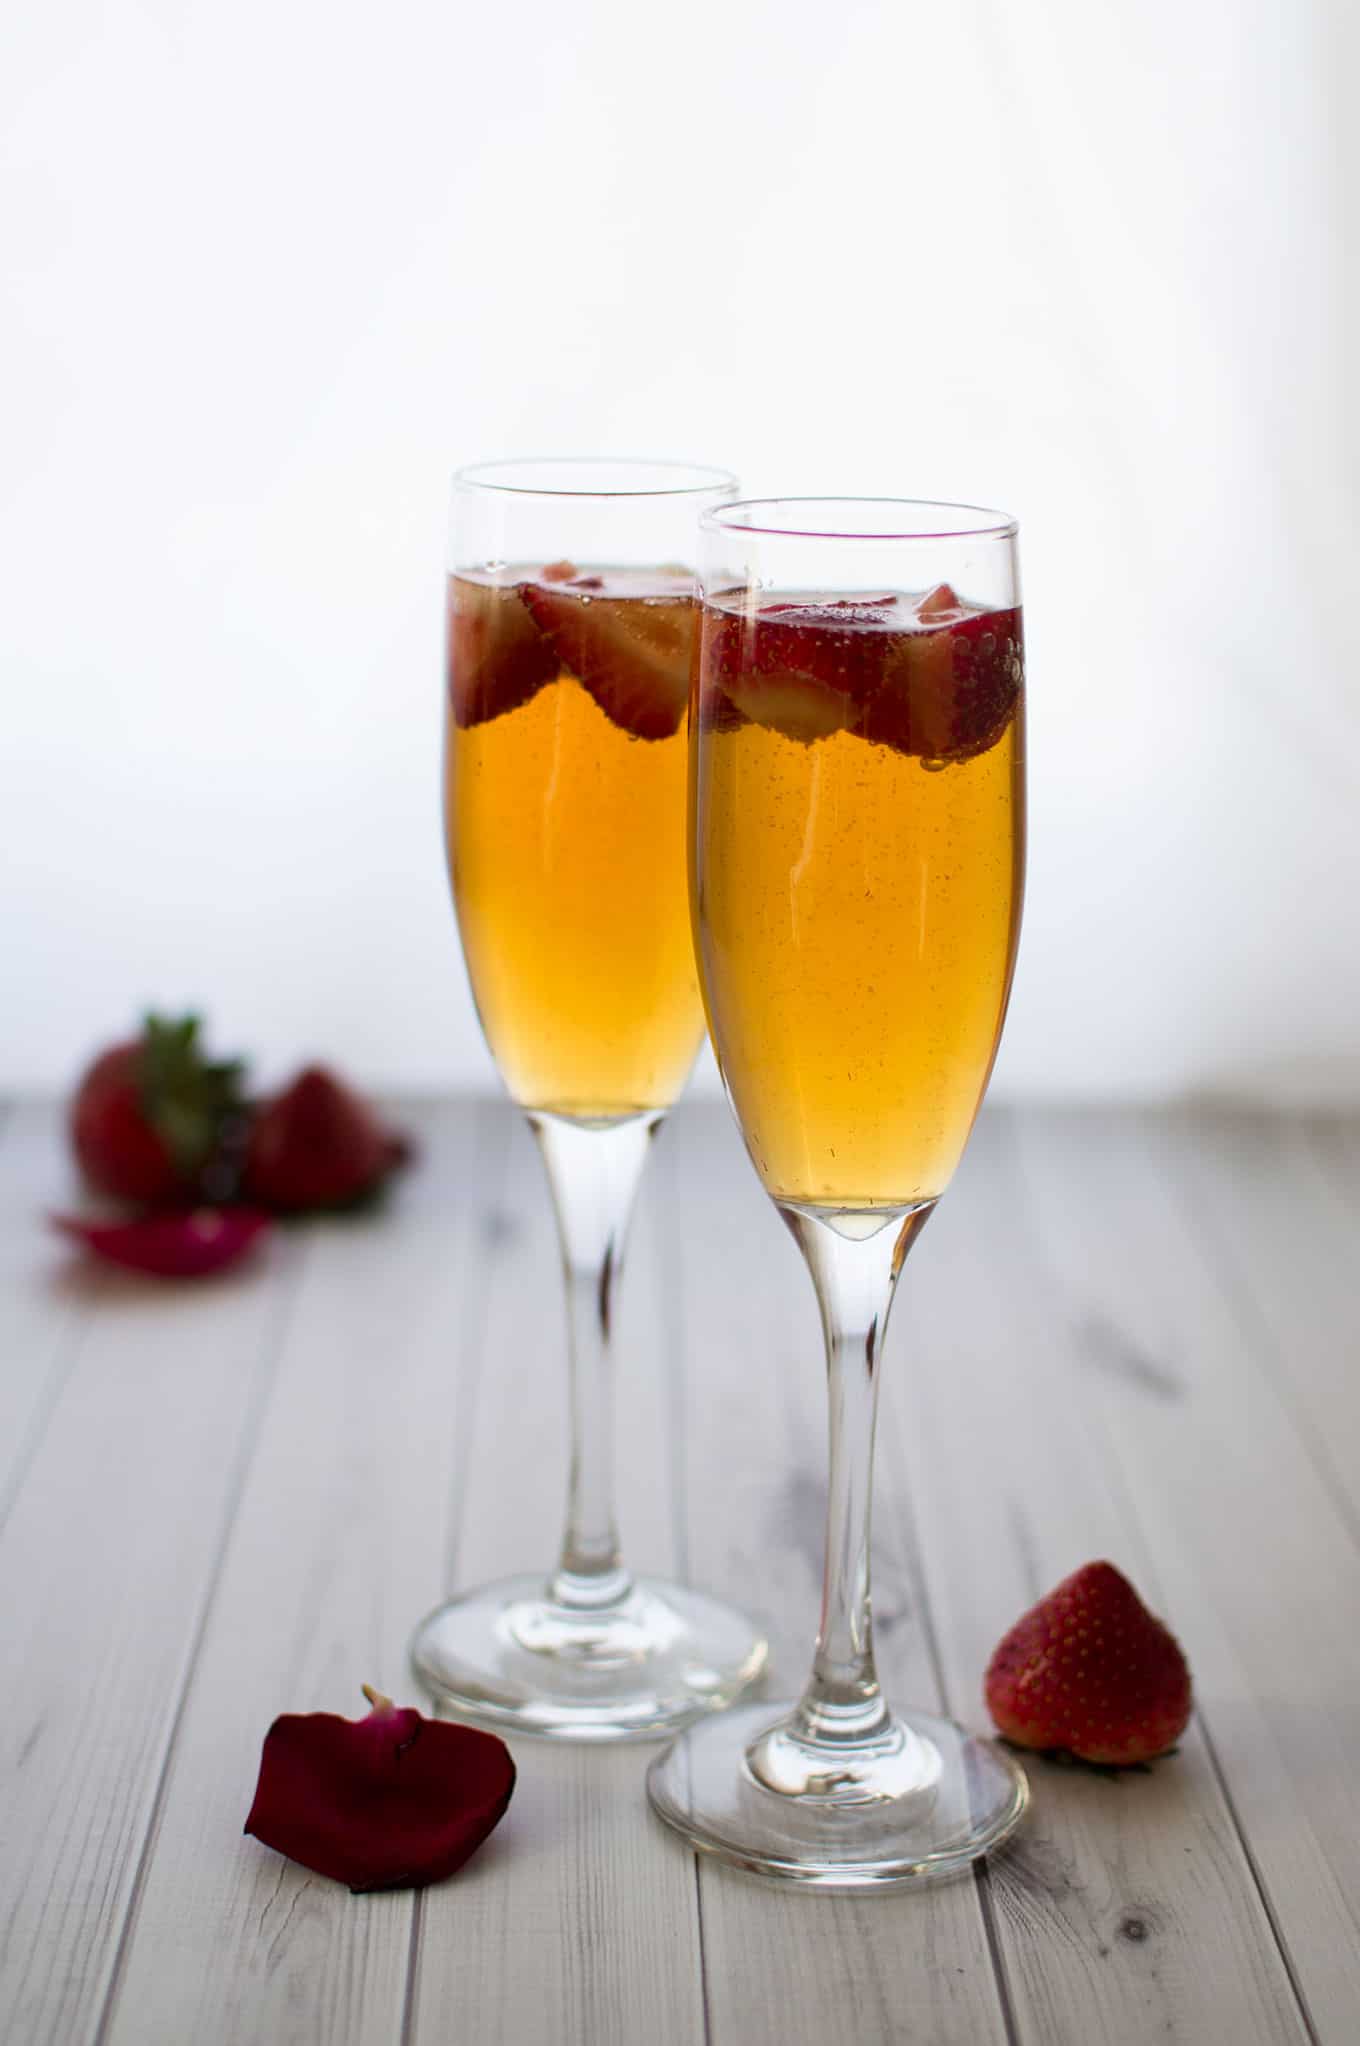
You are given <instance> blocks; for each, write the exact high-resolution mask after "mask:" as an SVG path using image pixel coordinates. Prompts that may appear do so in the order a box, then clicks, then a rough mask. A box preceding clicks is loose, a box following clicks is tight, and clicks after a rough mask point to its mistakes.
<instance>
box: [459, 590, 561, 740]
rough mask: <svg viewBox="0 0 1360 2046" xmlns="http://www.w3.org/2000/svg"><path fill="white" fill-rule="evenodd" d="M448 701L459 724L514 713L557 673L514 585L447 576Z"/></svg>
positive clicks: (473, 723)
mask: <svg viewBox="0 0 1360 2046" xmlns="http://www.w3.org/2000/svg"><path fill="white" fill-rule="evenodd" d="M448 656H449V698H450V701H451V702H452V704H453V714H454V717H455V718H456V719H457V721H458V723H459V724H460V725H479V724H482V723H484V722H485V721H486V720H487V719H488V718H498V717H500V716H502V715H503V714H504V712H506V711H508V710H518V708H519V706H520V705H521V704H522V703H528V701H529V700H530V698H531V697H533V696H536V695H537V694H538V692H539V690H540V689H541V688H542V687H543V685H544V683H545V682H551V681H552V679H553V677H554V675H555V674H556V673H557V661H556V659H555V657H554V655H553V651H552V648H551V647H550V646H548V645H547V643H546V642H545V640H544V639H543V637H542V635H541V634H540V633H539V632H538V631H537V630H536V629H535V626H534V622H533V619H532V618H531V617H530V616H529V614H528V612H527V611H526V610H525V608H524V604H523V602H522V601H521V593H520V587H519V585H518V584H516V583H493V582H483V581H480V580H478V579H476V578H474V577H472V576H466V575H455V576H450V578H449V633H448Z"/></svg>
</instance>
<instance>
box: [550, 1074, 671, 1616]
mask: <svg viewBox="0 0 1360 2046" xmlns="http://www.w3.org/2000/svg"><path fill="white" fill-rule="evenodd" d="M661 1121H662V1117H661V1116H660V1115H658V1114H646V1115H638V1116H630V1117H628V1118H627V1119H625V1120H623V1121H620V1122H611V1123H604V1124H595V1125H592V1124H589V1123H583V1122H573V1121H571V1120H569V1119H568V1118H566V1117H563V1116H556V1115H544V1114H531V1115H530V1116H529V1126H530V1128H531V1129H532V1130H533V1133H534V1135H535V1137H536V1138H537V1140H538V1147H539V1150H540V1151H541V1153H542V1155H543V1162H544V1166H545V1167H546V1170H547V1174H548V1184H549V1186H550V1187H551V1189H552V1197H553V1206H554V1208H555V1210H556V1213H557V1232H558V1238H559V1241H560V1243H561V1248H562V1270H563V1275H564V1278H565V1281H566V1295H567V1347H568V1364H569V1370H570V1399H571V1465H570V1474H569V1478H568V1484H567V1523H566V1530H565V1532H564V1534H563V1537H562V1552H561V1556H560V1558H559V1560H558V1565H557V1569H556V1571H555V1572H554V1574H553V1576H552V1578H551V1579H550V1581H549V1586H548V1592H549V1596H550V1597H551V1598H552V1599H553V1600H554V1601H555V1602H556V1603H557V1604H558V1605H561V1606H566V1607H570V1608H571V1609H573V1610H574V1611H579V1612H598V1611H600V1610H601V1609H602V1608H604V1607H608V1606H616V1605H618V1604H620V1603H621V1602H622V1601H623V1600H624V1599H626V1598H627V1596H628V1594H629V1592H630V1591H631V1590H632V1588H633V1580H632V1577H631V1576H630V1574H629V1572H628V1570H627V1569H626V1568H625V1567H624V1564H623V1559H622V1557H621V1555H620V1553H619V1537H618V1530H617V1527H616V1525H615V1520H614V1411H613V1399H614V1388H613V1321H614V1300H615V1289H616V1287H617V1285H618V1282H619V1276H620V1273H621V1270H622V1266H623V1251H624V1241H625V1237H626V1235H627V1230H628V1223H629V1220H630V1217H631V1215H632V1209H633V1199H634V1195H635V1193H636V1191H637V1185H638V1181H639V1179H640V1177H641V1175H642V1167H643V1164H644V1162H645V1160H646V1157H647V1152H648V1149H649V1147H650V1145H651V1141H652V1138H653V1137H654V1136H655V1134H656V1132H657V1130H658V1129H659V1128H660V1126H661Z"/></svg>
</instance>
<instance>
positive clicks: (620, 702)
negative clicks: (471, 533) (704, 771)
mask: <svg viewBox="0 0 1360 2046" xmlns="http://www.w3.org/2000/svg"><path fill="white" fill-rule="evenodd" d="M545 574H546V572H545ZM520 594H521V596H522V597H523V600H524V606H525V609H526V611H527V612H528V614H529V616H530V617H531V618H532V619H533V622H534V624H535V625H536V626H537V627H538V630H539V632H540V634H541V635H542V638H543V642H544V644H545V645H547V646H548V647H550V648H551V650H552V654H553V657H554V666H559V665H560V666H561V667H563V668H566V669H568V670H569V671H570V673H571V674H573V675H574V676H575V677H576V679H577V681H578V682H579V683H580V684H581V685H582V687H583V688H585V689H587V690H589V692H590V694H591V695H592V696H593V697H594V699H595V701H596V703H597V704H598V705H599V706H600V709H601V710H602V711H603V712H604V713H605V716H606V717H608V718H610V719H612V721H613V722H614V723H615V724H616V725H618V726H620V727H621V728H622V729H623V730H624V731H625V732H629V733H631V734H632V736H633V737H634V738H635V739H667V738H669V737H670V735H671V734H672V733H673V732H675V731H678V730H679V727H680V721H681V719H682V718H683V717H684V715H685V706H686V704H687V703H688V701H689V670H690V657H691V653H692V651H693V645H694V621H695V607H694V599H693V595H692V584H691V580H690V577H689V575H688V574H687V573H686V572H685V571H683V570H674V571H672V570H668V569H607V570H603V571H600V572H598V573H593V574H588V575H578V576H575V577H573V578H572V579H571V580H569V581H568V580H559V579H554V580H552V582H551V583H549V582H548V581H546V580H545V581H542V582H529V583H524V584H522V585H521V591H520Z"/></svg>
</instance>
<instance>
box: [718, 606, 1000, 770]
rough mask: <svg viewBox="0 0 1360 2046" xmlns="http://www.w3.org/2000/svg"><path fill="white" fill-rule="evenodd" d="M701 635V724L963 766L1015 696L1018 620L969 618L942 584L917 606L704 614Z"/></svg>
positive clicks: (990, 614)
mask: <svg viewBox="0 0 1360 2046" xmlns="http://www.w3.org/2000/svg"><path fill="white" fill-rule="evenodd" d="M704 630H705V672H706V674H707V675H708V676H709V677H710V678H711V679H712V680H714V681H716V682H717V684H718V690H714V691H711V692H710V699H711V700H710V708H709V718H710V721H711V722H712V723H715V724H717V725H719V726H720V727H721V726H723V725H725V724H727V723H729V722H735V721H738V720H739V718H740V717H745V718H749V719H750V720H751V721H752V722H753V723H756V724H762V725H768V726H770V727H772V728H773V729H774V730H776V731H779V732H781V733H782V734H783V735H784V736H785V737H786V738H789V739H795V740H797V741H798V742H799V743H800V744H803V745H811V744H812V743H813V742H814V741H815V740H818V739H824V738H828V737H830V735H831V734H832V733H834V732H839V731H847V732H853V733H856V734H858V735H859V736H860V737H861V738H864V739H868V740H870V741H871V742H873V743H875V744H878V745H886V746H892V747H893V748H894V749H895V750H896V751H897V752H899V753H906V754H910V755H912V756H914V757H915V758H918V759H924V760H929V761H931V762H940V763H941V764H947V763H950V762H953V761H959V760H970V759H972V758H973V757H974V755H975V754H978V753H983V752H985V751H986V750H987V748H988V747H989V746H991V745H993V744H994V743H995V741H996V740H997V739H998V738H999V737H1000V736H1001V733H1002V732H1003V731H1004V730H1005V728H1006V725H1007V724H1008V722H1009V720H1010V718H1011V716H1012V714H1013V712H1014V709H1015V704H1016V699H1017V697H1018V694H1019V690H1020V681H1021V673H1022V664H1021V637H1020V614H1019V612H1018V611H1017V610H1009V611H981V610H977V609H975V608H973V607H971V606H969V605H967V604H965V603H963V602H962V601H961V600H960V598H959V597H958V596H957V595H956V594H955V592H954V591H953V590H952V589H951V588H950V587H949V585H948V584H947V583H941V584H940V585H939V586H938V587H937V588H936V589H933V590H930V591H929V592H927V593H926V595H924V596H923V597H906V596H872V597H868V596H866V597H812V596H809V597H796V598H784V597H778V598H767V599H765V600H764V601H763V602H761V603H760V604H759V606H758V608H757V609H756V610H755V611H754V612H738V611H734V610H725V609H723V610H715V609H710V611H709V612H708V614H707V615H706V619H705V627H704ZM719 691H720V692H721V695H720V694H719ZM724 699H725V702H726V705H728V706H730V707H731V708H730V709H727V708H725V707H724ZM734 714H735V715H734Z"/></svg>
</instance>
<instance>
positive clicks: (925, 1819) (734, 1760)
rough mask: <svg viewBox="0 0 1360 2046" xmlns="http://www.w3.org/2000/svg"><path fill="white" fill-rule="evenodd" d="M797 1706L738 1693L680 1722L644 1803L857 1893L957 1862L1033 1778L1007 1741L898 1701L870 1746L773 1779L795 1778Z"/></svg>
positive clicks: (724, 1842) (802, 1879)
mask: <svg viewBox="0 0 1360 2046" xmlns="http://www.w3.org/2000/svg"><path fill="white" fill-rule="evenodd" d="M792 1710H793V1702H792V1700H790V1701H788V1702H787V1703H786V1704H784V1705H770V1704H763V1705H745V1706H742V1707H741V1708H740V1709H738V1710H737V1711H735V1712H729V1713H727V1714H725V1715H724V1716H723V1718H721V1719H718V1720H713V1721H712V1722H711V1723H709V1724H707V1725H704V1726H696V1727H693V1728H692V1729H691V1730H690V1731H689V1732H688V1733H686V1734H683V1735H682V1736H681V1738H680V1739H679V1740H677V1741H675V1742H674V1743H673V1744H672V1745H671V1746H670V1747H669V1748H667V1750H666V1752H665V1753H664V1754H663V1755H658V1756H657V1758H656V1760H655V1761H654V1762H653V1763H652V1765H651V1767H650V1768H649V1770H648V1771H647V1795H648V1798H649V1799H650V1801H651V1806H652V1810H653V1811H654V1812H655V1813H656V1814H657V1816H658V1817H659V1818H661V1819H664V1821H665V1822H666V1824H667V1825H668V1826H673V1827H674V1829H675V1831H676V1832H677V1833H680V1834H683V1836H684V1838H685V1839H686V1840H688V1841H689V1842H690V1844H691V1845H692V1846H694V1847H697V1848H699V1849H700V1851H701V1852H703V1853H705V1854H711V1855H714V1856H715V1857H716V1858H717V1859H718V1860H720V1861H726V1862H730V1863H731V1864H732V1866H733V1867H734V1868H740V1869H744V1870H745V1871H746V1872H747V1874H749V1875H755V1876H762V1877H764V1878H765V1879H767V1880H769V1881H773V1882H778V1883H781V1884H789V1885H796V1886H798V1887H800V1888H803V1889H809V1890H840V1891H842V1892H845V1891H849V1892H861V1893H864V1892H869V1891H876V1890H900V1889H907V1888H910V1887H914V1886H916V1885H918V1884H920V1883H923V1882H929V1881H932V1880H939V1879H940V1878H941V1877H944V1876H949V1875H955V1874H958V1873H960V1872H961V1871H963V1870H964V1869H966V1868H967V1867H968V1866H969V1864H970V1863H971V1862H973V1861H974V1860H976V1858H977V1856H978V1855H980V1854H985V1853H986V1852H987V1850H988V1848H991V1847H995V1846H997V1845H998V1844H999V1843H1000V1842H1001V1841H1002V1840H1004V1839H1005V1838H1006V1836H1007V1834H1008V1833H1010V1832H1011V1831H1012V1830H1013V1828H1014V1827H1015V1826H1016V1825H1017V1824H1018V1823H1019V1821H1020V1819H1021V1817H1022V1816H1023V1814H1024V1811H1025V1807H1026V1805H1027V1804H1028V1802H1029V1787H1028V1785H1027V1783H1026V1780H1025V1776H1024V1772H1023V1770H1021V1769H1020V1768H1019V1767H1018V1765H1017V1764H1016V1763H1015V1762H1014V1761H1012V1759H1011V1757H1010V1756H1009V1755H1008V1754H1007V1753H1006V1752H1005V1750H1004V1749H1002V1748H999V1747H997V1746H996V1745H995V1744H994V1743H993V1742H991V1741H985V1740H979V1739H977V1738H976V1737H975V1736H974V1735H973V1734H970V1733H968V1732H967V1731H966V1730H965V1729H964V1728H963V1727H961V1726H956V1725H954V1723H953V1721H952V1720H948V1719H937V1718H935V1717H934V1716H933V1715H931V1714H930V1713H926V1712H908V1713H903V1714H901V1715H899V1717H898V1718H897V1720H896V1721H895V1722H894V1728H893V1735H894V1737H893V1739H892V1741H890V1742H889V1743H888V1744H887V1752H884V1753H882V1754H881V1755H880V1756H879V1757H871V1758H870V1759H868V1760H867V1761H866V1762H865V1763H863V1764H862V1765H860V1766H853V1767H849V1768H846V1769H845V1770H844V1771H839V1772H838V1771H835V1770H828V1771H827V1772H826V1773H825V1774H824V1775H822V1776H821V1777H805V1779H804V1780H805V1782H807V1784H808V1787H806V1788H799V1789H797V1790H790V1789H773V1788H770V1787H768V1786H769V1783H770V1782H771V1781H773V1780H778V1778H779V1777H780V1776H781V1775H783V1776H784V1777H785V1779H786V1780H787V1781H789V1782H792V1781H793V1780H794V1778H795V1774H796V1772H795V1770H794V1768H793V1766H792V1758H791V1756H790V1750H791V1749H792V1748H793V1746H794V1745H795V1744H794V1743H792V1742H789V1741H787V1740H786V1739H785V1738H784V1736H783V1734H782V1732H781V1731H780V1723H781V1722H782V1721H783V1720H785V1719H787V1717H788V1715H789V1714H790V1713H791V1712H792ZM753 1764H754V1766H753ZM757 1770H759V1771H760V1774H759V1775H758V1774H757V1773H756V1771H757ZM761 1776H764V1777H765V1781H762V1780H761Z"/></svg>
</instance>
